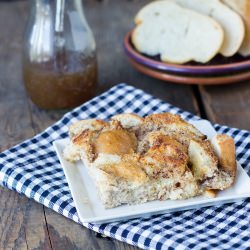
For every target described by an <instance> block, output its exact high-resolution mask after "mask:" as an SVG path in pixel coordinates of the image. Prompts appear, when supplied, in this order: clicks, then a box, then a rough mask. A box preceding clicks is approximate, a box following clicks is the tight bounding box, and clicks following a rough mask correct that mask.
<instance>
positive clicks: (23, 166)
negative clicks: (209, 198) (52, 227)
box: [0, 84, 250, 249]
mask: <svg viewBox="0 0 250 250" xmlns="http://www.w3.org/2000/svg"><path fill="white" fill-rule="evenodd" d="M123 112H126V113H129V112H133V113H137V114H139V115H141V116H145V115H147V114H149V113H159V112H172V113H178V114H180V115H181V116H182V117H183V118H185V119H187V120H191V119H196V120H197V119H199V118H198V117H195V116H194V115H192V114H190V113H188V112H184V111H182V110H180V109H179V108H176V107H173V106H171V105H170V104H167V103H164V102H163V101H161V100H158V99H156V98H154V97H152V96H150V95H148V94H146V93H144V92H143V91H141V90H139V89H135V88H133V87H131V86H128V85H125V84H120V85H117V86H115V87H113V88H112V89H110V90H109V91H107V92H105V93H104V94H102V95H100V96H98V97H96V98H94V99H92V100H91V101H89V102H87V103H85V104H83V105H82V106H80V107H79V108H76V109H74V110H73V111H72V112H69V113H67V114H66V115H65V116H64V117H63V118H62V119H61V120H60V121H58V122H57V123H55V124H54V125H53V126H51V127H49V128H48V129H46V130H45V131H44V132H42V133H41V134H39V135H37V136H35V137H33V138H32V139H29V140H27V141H25V142H23V143H21V144H19V145H17V146H15V147H13V148H11V149H9V150H7V151H4V152H3V153H1V154H0V184H2V185H3V186H5V187H8V188H10V189H13V190H16V191H17V192H19V193H22V194H25V195H26V196H27V197H29V198H32V199H34V200H36V201H37V202H39V203H41V204H43V205H45V206H47V207H50V208H52V209H53V210H55V211H56V212H58V213H60V214H63V215H64V216H66V217H68V218H70V219H72V220H74V221H76V222H77V223H81V222H80V221H79V218H78V215H77V213H76V209H75V207H74V205H73V200H72V197H71V194H70V191H69V188H68V185H67V183H66V180H65V176H64V173H63V170H62V168H61V166H60V163H59V161H58V159H57V156H56V154H55V151H54V149H53V146H52V142H53V141H54V140H57V139H61V138H65V137H67V136H68V135H67V129H68V125H69V124H70V123H72V122H74V121H76V120H78V119H86V118H95V117H98V118H100V119H106V118H109V117H110V116H112V115H114V114H117V113H123ZM215 129H216V130H217V131H218V132H219V133H227V134H229V135H231V136H232V137H234V139H235V141H236V146H237V158H238V160H239V162H240V163H241V165H242V167H243V168H244V169H245V170H246V171H247V172H248V174H250V152H249V151H250V132H248V131H242V130H238V129H234V128H228V127H225V126H219V125H215ZM84 226H85V227H88V228H90V229H92V230H94V231H97V232H100V233H102V234H105V235H107V236H110V237H113V238H116V239H118V240H121V241H125V242H127V243H129V244H133V245H136V246H139V247H141V248H146V249H206V248H209V249H211V248H214V249H250V199H247V200H245V201H244V202H243V203H241V204H231V205H221V206H217V207H209V208H202V209H197V210H191V211H185V212H175V213H172V214H165V215H155V216H152V217H150V218H144V219H143V218H139V219H132V220H129V221H127V222H115V223H108V224H101V225H96V224H88V223H84Z"/></svg>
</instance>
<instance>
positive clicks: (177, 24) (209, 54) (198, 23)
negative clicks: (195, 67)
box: [132, 1, 224, 64]
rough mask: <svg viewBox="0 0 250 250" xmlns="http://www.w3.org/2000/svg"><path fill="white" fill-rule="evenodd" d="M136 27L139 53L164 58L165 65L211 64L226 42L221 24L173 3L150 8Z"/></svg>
mask: <svg viewBox="0 0 250 250" xmlns="http://www.w3.org/2000/svg"><path fill="white" fill-rule="evenodd" d="M135 23H136V24H138V25H137V26H136V28H135V29H134V32H133V34H132V42H133V44H134V46H135V47H136V49H137V50H138V51H140V52H142V53H145V54H147V55H151V56H155V55H158V54H160V57H161V60H162V61H165V62H171V63H179V64H181V63H185V62H188V61H191V60H194V61H197V62H202V63H205V62H208V61H209V60H211V59H212V58H213V57H214V56H215V55H216V54H217V53H218V52H219V51H220V48H221V46H222V43H223V39H224V31H223V29H222V27H221V26H220V24H219V23H218V22H216V21H215V20H213V19H212V18H210V17H208V16H205V15H202V14H199V13H197V12H195V11H192V10H189V9H185V8H182V7H180V6H179V5H178V4H175V3H173V2H171V1H155V2H152V3H150V4H148V5H146V6H145V7H144V8H142V9H141V10H140V11H139V13H138V14H137V15H136V18H135Z"/></svg>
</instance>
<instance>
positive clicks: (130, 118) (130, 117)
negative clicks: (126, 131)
mask: <svg viewBox="0 0 250 250" xmlns="http://www.w3.org/2000/svg"><path fill="white" fill-rule="evenodd" d="M111 120H116V121H119V122H120V123H121V125H122V127H124V128H134V127H137V126H139V125H140V124H141V123H142V122H143V118H141V117H140V116H138V115H136V114H119V115H114V116H112V117H111Z"/></svg>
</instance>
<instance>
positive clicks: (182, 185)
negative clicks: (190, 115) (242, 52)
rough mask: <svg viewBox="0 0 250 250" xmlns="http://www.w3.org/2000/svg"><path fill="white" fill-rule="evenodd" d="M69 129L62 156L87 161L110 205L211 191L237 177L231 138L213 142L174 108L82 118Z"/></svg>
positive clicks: (228, 184) (101, 195) (106, 201)
mask: <svg viewBox="0 0 250 250" xmlns="http://www.w3.org/2000/svg"><path fill="white" fill-rule="evenodd" d="M69 134H70V144H69V145H68V146H67V147H66V148H65V150H64V157H65V159H67V160H69V161H72V162H74V161H77V160H79V159H81V160H82V161H83V162H84V167H86V168H87V170H88V173H89V175H90V176H91V177H92V179H93V181H94V183H95V185H96V187H97V189H98V192H99V196H100V198H101V201H102V203H103V204H104V206H105V207H106V208H111V207H116V206H119V205H122V204H136V203H143V202H146V201H152V200H167V199H172V200H176V199H188V198H191V197H195V196H197V195H201V194H205V193H207V192H208V191H209V192H210V195H211V190H214V189H219V190H223V189H226V188H228V187H230V186H231V185H232V184H233V182H234V179H235V175H236V161H235V147H234V141H233V139H232V138H231V137H229V136H227V135H216V136H215V137H214V138H213V140H212V141H210V140H208V139H206V136H205V135H204V134H202V133H201V132H200V131H199V130H197V129H196V128H195V127H194V126H193V125H191V124H189V123H188V122H186V121H184V120H183V119H182V118H181V117H180V116H178V115H174V114H171V113H163V114H153V115H149V116H146V117H145V118H142V117H139V116H137V115H134V114H120V115H116V116H113V117H112V118H111V120H110V121H109V122H105V121H102V120H95V119H91V120H83V121H78V122H76V123H74V124H73V125H71V127H70V128H69ZM212 194H214V193H213V192H212Z"/></svg>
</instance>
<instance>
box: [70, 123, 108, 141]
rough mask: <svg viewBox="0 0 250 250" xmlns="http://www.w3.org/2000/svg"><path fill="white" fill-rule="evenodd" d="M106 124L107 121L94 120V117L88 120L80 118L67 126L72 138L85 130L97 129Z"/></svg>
mask: <svg viewBox="0 0 250 250" xmlns="http://www.w3.org/2000/svg"><path fill="white" fill-rule="evenodd" d="M107 126H108V123H107V122H105V121H103V120H95V119H88V120H80V121H77V122H75V123H73V124H72V125H71V126H70V127H69V134H70V137H71V138H73V137H75V136H77V135H79V134H81V133H82V132H84V131H85V130H93V131H98V130H101V129H103V128H105V127H107Z"/></svg>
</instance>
